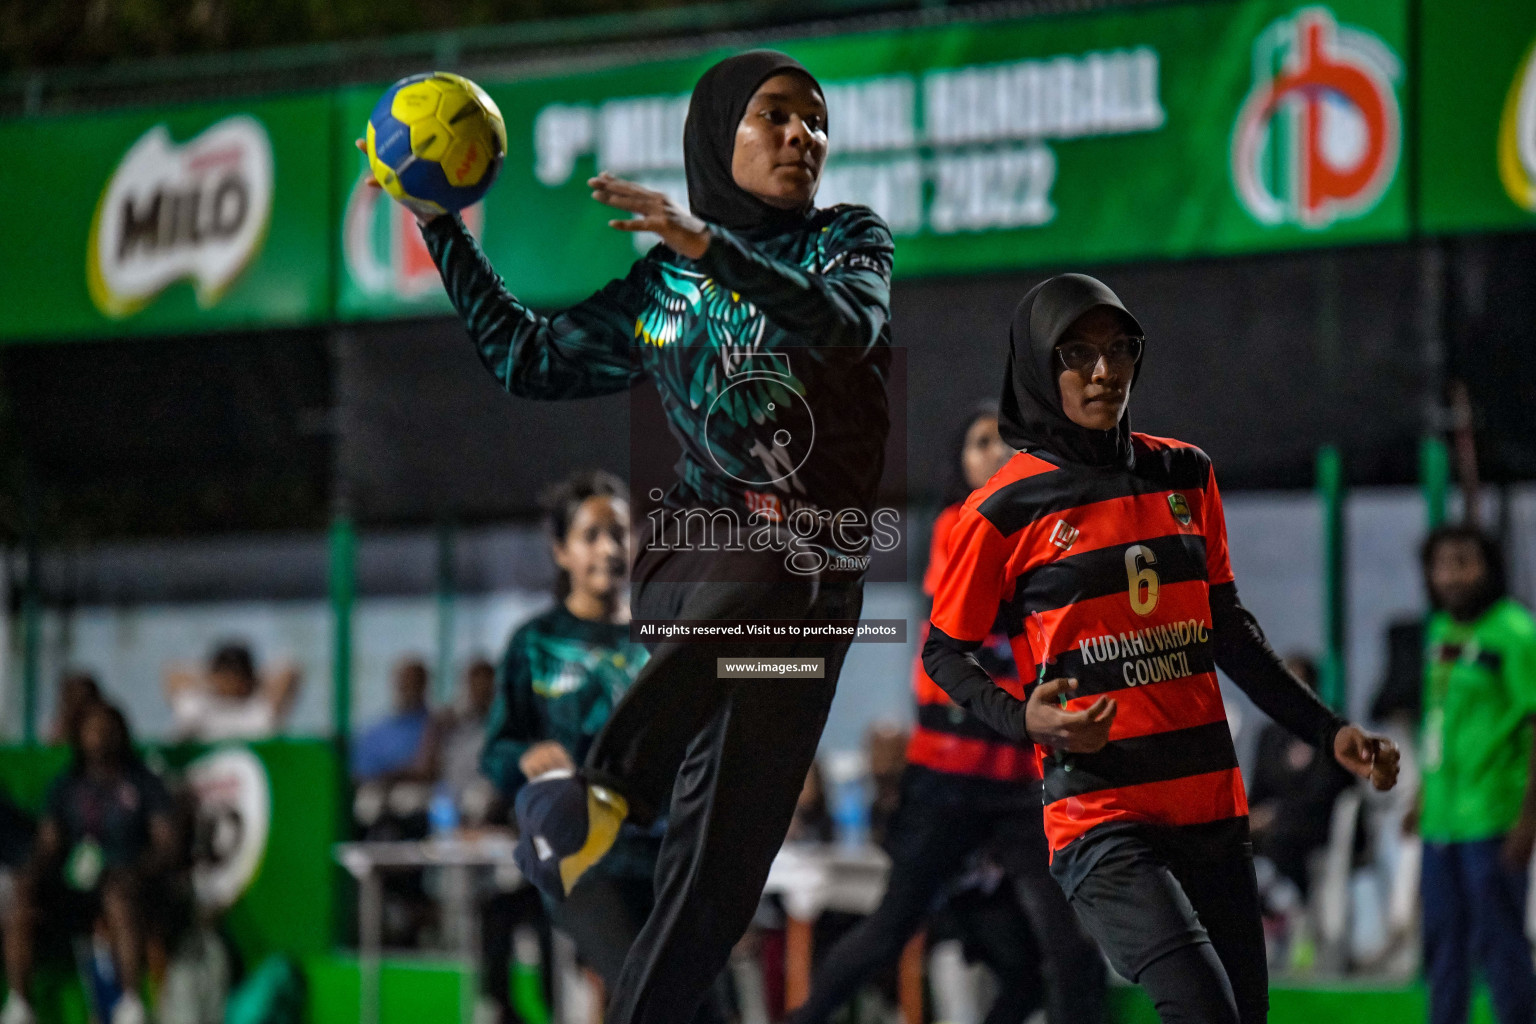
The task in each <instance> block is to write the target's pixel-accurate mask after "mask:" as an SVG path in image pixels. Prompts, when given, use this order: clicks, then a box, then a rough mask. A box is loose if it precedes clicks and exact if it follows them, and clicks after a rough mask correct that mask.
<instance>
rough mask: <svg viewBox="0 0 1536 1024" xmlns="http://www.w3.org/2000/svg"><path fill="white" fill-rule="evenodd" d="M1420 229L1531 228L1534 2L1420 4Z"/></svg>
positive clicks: (1534, 212) (1535, 187)
mask: <svg viewBox="0 0 1536 1024" xmlns="http://www.w3.org/2000/svg"><path fill="white" fill-rule="evenodd" d="M1422 37H1423V44H1422V60H1421V68H1422V70H1421V75H1422V89H1423V101H1422V105H1421V111H1422V112H1421V123H1420V131H1419V161H1420V164H1419V166H1420V169H1421V174H1422V182H1423V183H1422V186H1421V195H1422V200H1421V203H1420V211H1421V222H1422V225H1423V227H1424V229H1425V230H1426V231H1430V232H1451V231H1480V230H1508V229H1520V228H1524V229H1526V230H1529V229H1531V228H1536V3H1532V2H1531V0H1480V2H1479V3H1475V4H1466V3H1460V2H1457V0H1425V2H1424V8H1423V21H1422Z"/></svg>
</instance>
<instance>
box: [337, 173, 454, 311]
mask: <svg viewBox="0 0 1536 1024" xmlns="http://www.w3.org/2000/svg"><path fill="white" fill-rule="evenodd" d="M370 177H371V175H370V173H369V172H367V171H364V172H363V174H362V175H361V176H360V177H359V178H358V179H357V181H356V182H355V183H353V185H352V192H351V194H350V195H348V197H347V209H346V213H345V214H344V215H343V217H342V226H341V251H342V256H343V258H344V259H345V260H346V264H347V274H348V276H349V277H351V279H352V283H353V284H355V285H357V287H358V288H360V289H361V290H362V291H363V292H365V293H366V294H368V295H370V296H381V297H382V296H389V297H392V298H396V299H402V300H405V301H415V300H418V299H425V298H428V297H433V298H440V297H441V296H442V294H443V289H442V278H441V277H440V276H439V275H438V273H437V264H435V263H433V262H432V255H431V254H430V253H429V252H427V243H426V242H424V241H422V238H421V229H420V228H419V227H417V225H416V218H415V216H414V215H413V214H412V213H411V211H410V210H407V209H406V208H405V207H404V206H401V205H400V204H399V203H397V202H394V201H393V200H391V199H390V198H389V197H388V196H386V195H384V194H383V192H382V190H380V189H376V188H368V187H367V184H368V180H369V178H370ZM460 216H461V217H462V218H463V219H464V226H465V227H466V228H468V229H469V231H470V233H471V234H473V235H474V236H475V237H476V238H479V237H480V230H481V226H482V225H483V223H484V221H485V208H484V206H482V205H481V204H480V203H476V204H475V205H473V206H470V207H467V208H466V209H464V210H463V211H461V213H460Z"/></svg>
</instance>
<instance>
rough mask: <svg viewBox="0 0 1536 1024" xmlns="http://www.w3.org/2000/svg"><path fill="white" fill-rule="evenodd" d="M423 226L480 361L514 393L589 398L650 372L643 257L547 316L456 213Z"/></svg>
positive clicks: (631, 383)
mask: <svg viewBox="0 0 1536 1024" xmlns="http://www.w3.org/2000/svg"><path fill="white" fill-rule="evenodd" d="M421 233H422V237H423V238H424V239H425V240H426V243H427V251H428V252H430V253H431V254H432V260H433V262H435V263H436V264H437V269H438V272H439V273H440V274H441V275H442V278H443V287H444V288H446V289H447V291H448V298H449V299H450V300H451V301H452V302H453V307H454V309H456V310H457V311H458V314H459V316H460V317H461V318H462V319H463V321H464V326H465V327H466V328H467V329H468V331H469V336H470V338H471V339H472V340H473V341H474V343H475V348H476V350H477V351H478V352H479V353H480V361H481V362H483V363H484V364H485V366H486V369H488V370H490V371H491V373H493V374H494V375H495V376H496V379H497V380H499V381H500V382H501V384H502V387H504V388H506V389H507V390H508V391H509V392H511V393H512V394H514V395H519V396H521V397H523V398H538V399H562V398H589V397H592V396H595V395H608V394H613V393H615V392H618V391H625V390H628V389H629V388H631V387H633V386H634V385H635V384H636V383H637V382H638V381H639V380H640V379H641V378H642V377H643V376H644V374H643V372H642V371H641V369H640V367H639V363H638V361H637V358H636V352H635V350H634V347H633V339H634V325H635V320H636V318H637V317H638V316H639V314H640V311H641V307H642V305H643V303H644V301H645V294H644V290H643V288H642V286H641V284H640V281H639V275H640V274H641V273H642V272H643V269H642V268H641V267H640V266H639V265H637V266H636V268H635V269H634V270H632V271H631V272H630V274H629V276H628V277H625V278H622V279H620V280H616V281H611V282H609V283H608V284H607V285H606V286H605V287H604V288H603V289H602V290H601V291H599V292H597V293H596V294H594V295H593V296H592V297H591V298H588V299H586V300H585V301H583V302H580V303H578V304H576V305H575V306H572V307H570V308H569V309H566V310H563V311H562V312H560V313H556V314H555V315H553V316H548V317H545V316H540V315H538V314H537V313H535V312H534V311H533V310H532V309H530V308H529V307H528V306H527V305H525V304H524V303H523V302H522V301H520V300H519V299H518V298H517V297H516V296H515V295H513V294H512V293H511V292H510V291H508V290H507V287H506V284H505V283H504V282H503V281H502V279H501V276H500V275H499V274H497V273H496V271H495V269H494V268H493V267H492V266H491V264H490V261H489V260H488V259H486V257H485V253H484V252H482V251H481V249H480V246H479V244H478V243H477V242H476V241H475V239H474V238H473V237H472V236H471V235H470V234H469V232H468V231H466V230H465V229H464V224H463V222H462V221H461V220H460V219H459V218H458V217H457V216H456V215H455V216H439V217H435V218H433V219H432V220H431V221H430V222H428V223H425V224H423V225H422V228H421Z"/></svg>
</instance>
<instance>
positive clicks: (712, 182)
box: [683, 50, 825, 233]
mask: <svg viewBox="0 0 1536 1024" xmlns="http://www.w3.org/2000/svg"><path fill="white" fill-rule="evenodd" d="M785 71H795V72H798V73H800V74H802V75H804V76H805V77H806V78H808V79H810V81H811V84H812V85H814V86H816V89H817V91H818V92H821V91H822V90H821V83H819V82H817V81H816V78H815V76H814V75H812V74H811V73H810V72H809V71H807V70H805V68H803V67H802V66H801V65H800V62H799V61H797V60H795V59H794V58H793V57H790V56H789V55H787V54H783V53H779V52H778V51H777V50H748V51H747V52H746V53H739V54H737V55H736V56H734V57H727V58H726V59H725V60H722V61H721V62H720V63H718V64H716V65H715V66H714V67H712V68H710V69H709V70H708V71H706V72H704V74H703V76H702V77H701V78H700V79H699V83H698V84H697V85H695V86H694V87H693V97H692V99H690V100H689V101H688V120H687V123H686V124H685V125H684V126H683V168H684V170H685V171H687V174H688V206H689V208H690V209H691V210H692V211H693V214H694V216H696V217H700V218H702V219H703V220H707V221H709V222H710V223H711V224H718V225H720V226H721V227H723V228H728V229H730V230H731V231H744V232H749V233H757V232H759V231H766V232H767V233H776V232H777V231H781V230H783V229H785V228H789V227H793V226H795V225H797V224H800V223H801V222H803V221H804V220H805V216H806V214H807V213H808V212H810V211H809V209H805V210H781V209H779V208H778V207H776V206H769V205H768V204H767V203H765V202H763V201H762V200H761V199H759V198H757V197H756V196H754V195H753V194H752V193H750V192H748V191H747V190H746V189H744V188H742V187H741V186H740V185H738V184H736V179H735V177H734V176H732V174H731V157H732V156H733V155H734V154H735V152H736V127H737V126H738V125H739V124H741V118H742V115H743V114H745V113H746V112H747V104H748V103H749V102H750V101H751V99H752V94H753V93H755V92H757V89H758V86H760V85H762V84H763V83H764V82H766V81H767V80H768V79H770V78H772V77H773V76H774V75H777V74H781V73H783V72H785ZM823 95H825V93H823Z"/></svg>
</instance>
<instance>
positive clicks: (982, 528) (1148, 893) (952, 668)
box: [923, 274, 1398, 1024]
mask: <svg viewBox="0 0 1536 1024" xmlns="http://www.w3.org/2000/svg"><path fill="white" fill-rule="evenodd" d="M1145 349H1146V340H1145V335H1144V332H1143V331H1142V329H1141V325H1140V323H1138V322H1137V320H1136V318H1135V317H1134V316H1132V315H1131V313H1130V311H1129V310H1127V309H1126V308H1125V306H1124V305H1123V304H1122V303H1121V302H1120V300H1119V298H1118V297H1116V295H1115V293H1114V292H1112V291H1110V289H1109V288H1108V287H1106V286H1105V285H1104V284H1103V283H1102V282H1100V281H1097V280H1095V279H1093V278H1091V277H1087V276H1085V275H1082V274H1063V275H1061V276H1059V277H1053V278H1051V279H1050V280H1048V281H1046V282H1045V283H1044V284H1042V285H1040V286H1038V287H1037V288H1035V289H1033V290H1032V291H1030V292H1029V293H1028V294H1027V295H1025V296H1024V299H1023V301H1022V302H1020V303H1019V307H1018V309H1017V311H1016V312H1015V313H1014V318H1013V327H1012V338H1011V345H1010V349H1009V353H1008V366H1007V373H1006V379H1005V380H1004V382H1003V394H1002V401H1001V403H1000V410H999V416H998V429H999V433H1000V434H1001V435H1002V438H1003V440H1004V441H1005V442H1006V443H1007V444H1009V445H1010V446H1012V447H1013V448H1016V449H1018V454H1016V455H1014V456H1013V458H1012V459H1010V460H1009V462H1008V463H1007V464H1006V465H1005V466H1004V467H1003V469H1002V470H1001V471H999V472H998V473H997V475H996V476H994V477H992V479H991V480H990V481H988V483H987V484H986V486H984V487H982V488H980V489H978V490H977V491H975V492H974V493H972V495H971V496H970V498H968V499H967V500H966V502H965V505H964V506H963V507H962V509H961V513H960V518H959V520H958V521H957V522H956V523H955V525H954V526H953V527H952V528H951V532H950V537H951V541H950V550H949V562H948V563H947V566H946V569H945V571H944V573H943V575H942V577H941V579H940V580H939V583H938V586H937V588H936V593H935V596H934V605H933V616H932V621H931V624H930V629H929V634H928V640H927V642H926V643H925V645H924V648H923V664H924V666H925V667H926V668H927V670H928V673H929V675H930V676H932V677H933V679H934V680H935V681H936V682H938V683H939V685H940V686H942V687H943V688H944V689H945V690H946V691H947V692H948V693H949V695H950V696H951V697H953V698H954V699H955V701H956V702H958V703H960V704H961V705H963V706H964V707H965V708H966V709H967V710H969V711H971V712H972V713H973V714H975V715H976V716H977V717H978V718H980V719H981V720H982V721H984V722H986V723H987V724H988V725H990V726H991V727H992V728H993V729H995V730H997V731H998V732H1000V733H1002V734H1003V735H1004V736H1008V737H1011V738H1013V739H1015V740H1018V741H1020V742H1024V741H1033V742H1034V743H1035V744H1036V745H1037V748H1038V750H1039V751H1040V755H1041V761H1042V767H1043V769H1044V777H1045V778H1044V785H1045V792H1044V801H1045V831H1046V837H1047V839H1048V841H1049V845H1050V848H1051V873H1052V874H1053V875H1055V877H1056V880H1057V882H1058V883H1060V885H1061V887H1062V890H1063V891H1064V892H1065V893H1066V894H1067V897H1068V899H1069V900H1070V901H1071V903H1072V906H1073V907H1074V908H1075V909H1076V911H1077V915H1078V917H1079V919H1080V920H1081V921H1082V922H1083V924H1084V925H1085V926H1086V927H1087V929H1088V931H1089V932H1090V933H1092V935H1093V936H1094V938H1096V939H1097V940H1098V942H1099V945H1100V946H1101V947H1102V948H1103V950H1104V952H1105V954H1106V955H1107V956H1108V957H1109V961H1110V963H1111V964H1113V965H1114V967H1115V969H1116V970H1117V971H1119V972H1120V974H1122V975H1123V976H1125V977H1127V978H1130V979H1131V980H1133V981H1135V982H1137V983H1138V984H1140V985H1141V986H1142V987H1143V988H1144V989H1145V990H1146V991H1147V994H1148V995H1150V996H1151V998H1152V1001H1153V1003H1154V1004H1155V1005H1156V1007H1157V1010H1158V1013H1159V1014H1160V1015H1161V1017H1162V1020H1163V1021H1164V1022H1165V1024H1173V1022H1199V1024H1239V1022H1241V1024H1261V1022H1262V1021H1264V1020H1265V1017H1266V1014H1267V1011H1268V1004H1269V992H1268V988H1269V982H1268V975H1267V969H1266V965H1265V951H1264V934H1263V929H1262V925H1261V923H1260V917H1259V902H1258V893H1257V891H1256V888H1255V885H1254V875H1253V856H1252V847H1251V844H1250V843H1249V841H1248V805H1247V800H1246V797H1245V794H1244V789H1243V781H1242V775H1241V773H1240V772H1239V771H1238V767H1237V755H1236V753H1235V752H1234V751H1233V748H1232V736H1231V733H1230V732H1229V731H1228V728H1227V718H1226V710H1225V708H1224V707H1223V705H1222V699H1221V690H1220V687H1219V686H1218V685H1217V682H1216V668H1217V667H1218V666H1220V668H1221V669H1222V671H1224V672H1226V674H1227V675H1228V676H1230V677H1231V679H1232V681H1233V682H1235V683H1236V684H1237V685H1238V686H1240V687H1241V688H1242V689H1243V690H1244V692H1246V693H1247V694H1248V695H1249V696H1250V697H1252V698H1253V700H1254V702H1255V703H1256V704H1258V706H1259V708H1260V709H1261V710H1263V711H1264V712H1265V713H1266V714H1268V715H1269V716H1270V717H1271V718H1273V719H1274V720H1275V721H1276V722H1278V723H1280V724H1281V725H1282V726H1284V727H1285V728H1287V729H1289V730H1290V731H1291V732H1292V733H1294V734H1295V735H1297V736H1299V737H1301V738H1302V739H1304V740H1306V741H1308V742H1310V743H1313V744H1316V745H1317V746H1318V747H1319V748H1321V749H1323V750H1327V751H1329V752H1330V753H1332V755H1333V756H1334V757H1335V759H1337V760H1338V762H1339V763H1340V764H1341V765H1343V766H1344V767H1345V768H1347V769H1349V770H1350V771H1351V772H1353V773H1354V774H1356V775H1358V776H1360V777H1362V778H1369V779H1370V780H1371V781H1372V783H1373V784H1374V785H1375V786H1376V788H1377V789H1390V788H1391V787H1392V786H1393V785H1394V784H1395V783H1396V781H1397V763H1398V753H1397V749H1396V748H1395V747H1394V746H1393V745H1392V742H1391V741H1390V740H1388V739H1386V738H1385V737H1381V736H1374V735H1371V734H1369V733H1366V732H1364V731H1363V730H1361V729H1360V728H1359V727H1357V726H1354V725H1351V724H1349V723H1348V722H1346V721H1345V720H1344V719H1342V718H1340V717H1339V716H1338V715H1336V714H1334V712H1333V711H1332V710H1331V709H1329V708H1328V707H1327V706H1326V705H1324V704H1322V703H1321V702H1320V701H1319V700H1318V699H1317V698H1316V697H1315V696H1314V695H1313V694H1312V691H1311V690H1310V689H1309V688H1308V687H1307V686H1306V685H1305V684H1304V683H1302V682H1301V681H1300V680H1299V679H1297V678H1296V677H1295V676H1293V675H1292V674H1291V673H1290V671H1289V670H1288V669H1286V668H1285V666H1284V664H1283V663H1282V662H1281V661H1280V659H1279V658H1278V657H1276V656H1275V653H1274V651H1273V650H1272V649H1271V648H1270V646H1269V643H1268V642H1267V641H1266V640H1265V639H1264V633H1263V631H1262V630H1260V628H1259V625H1258V622H1257V621H1255V620H1254V617H1253V615H1252V614H1250V613H1249V612H1248V611H1247V609H1245V608H1244V607H1243V606H1242V604H1241V603H1239V601H1238V599H1237V584H1236V583H1235V582H1234V581H1233V577H1232V568H1231V565H1230V562H1229V559H1228V554H1227V531H1226V521H1225V518H1224V517H1223V514H1222V506H1221V496H1220V494H1219V492H1218V491H1217V488H1216V477H1215V474H1214V472H1213V471H1212V468H1211V460H1210V459H1209V458H1207V457H1206V455H1205V453H1204V452H1202V451H1201V450H1200V449H1198V448H1196V447H1194V446H1192V445H1188V444H1185V443H1184V442H1182V441H1174V440H1171V439H1168V438H1160V437H1152V436H1150V435H1147V434H1139V433H1134V432H1133V431H1132V430H1131V425H1130V420H1129V418H1128V416H1127V414H1126V410H1127V407H1128V405H1129V403H1130V398H1131V391H1132V385H1133V384H1134V383H1135V381H1136V379H1137V376H1138V374H1139V373H1140V370H1141V367H1142V356H1143V354H1144V351H1145ZM1000 604H1001V606H1002V615H1001V620H1000V621H1002V622H1004V623H1006V624H1007V629H1008V632H1009V634H1010V637H1011V644H1012V647H1013V652H1014V658H1015V660H1016V662H1017V663H1018V665H1019V666H1020V667H1021V668H1023V667H1024V666H1034V669H1033V671H1031V672H1027V673H1026V678H1027V679H1032V680H1034V683H1033V685H1032V686H1031V687H1030V689H1029V692H1028V693H1027V694H1026V695H1025V699H1023V700H1020V699H1018V698H1016V697H1014V696H1012V695H1011V694H1009V693H1008V692H1006V691H1005V690H1004V689H1002V688H1001V687H999V686H998V685H996V684H995V683H994V682H993V680H992V679H991V678H990V677H989V676H988V674H987V672H986V671H985V670H984V669H983V668H982V667H981V666H980V664H979V663H978V661H977V659H976V657H975V656H974V655H973V653H972V652H973V651H974V650H976V649H977V647H978V646H979V645H980V643H981V642H982V641H984V640H985V639H986V637H987V634H988V632H989V631H990V630H991V628H992V624H993V622H994V621H999V620H998V608H999V605H1000Z"/></svg>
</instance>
